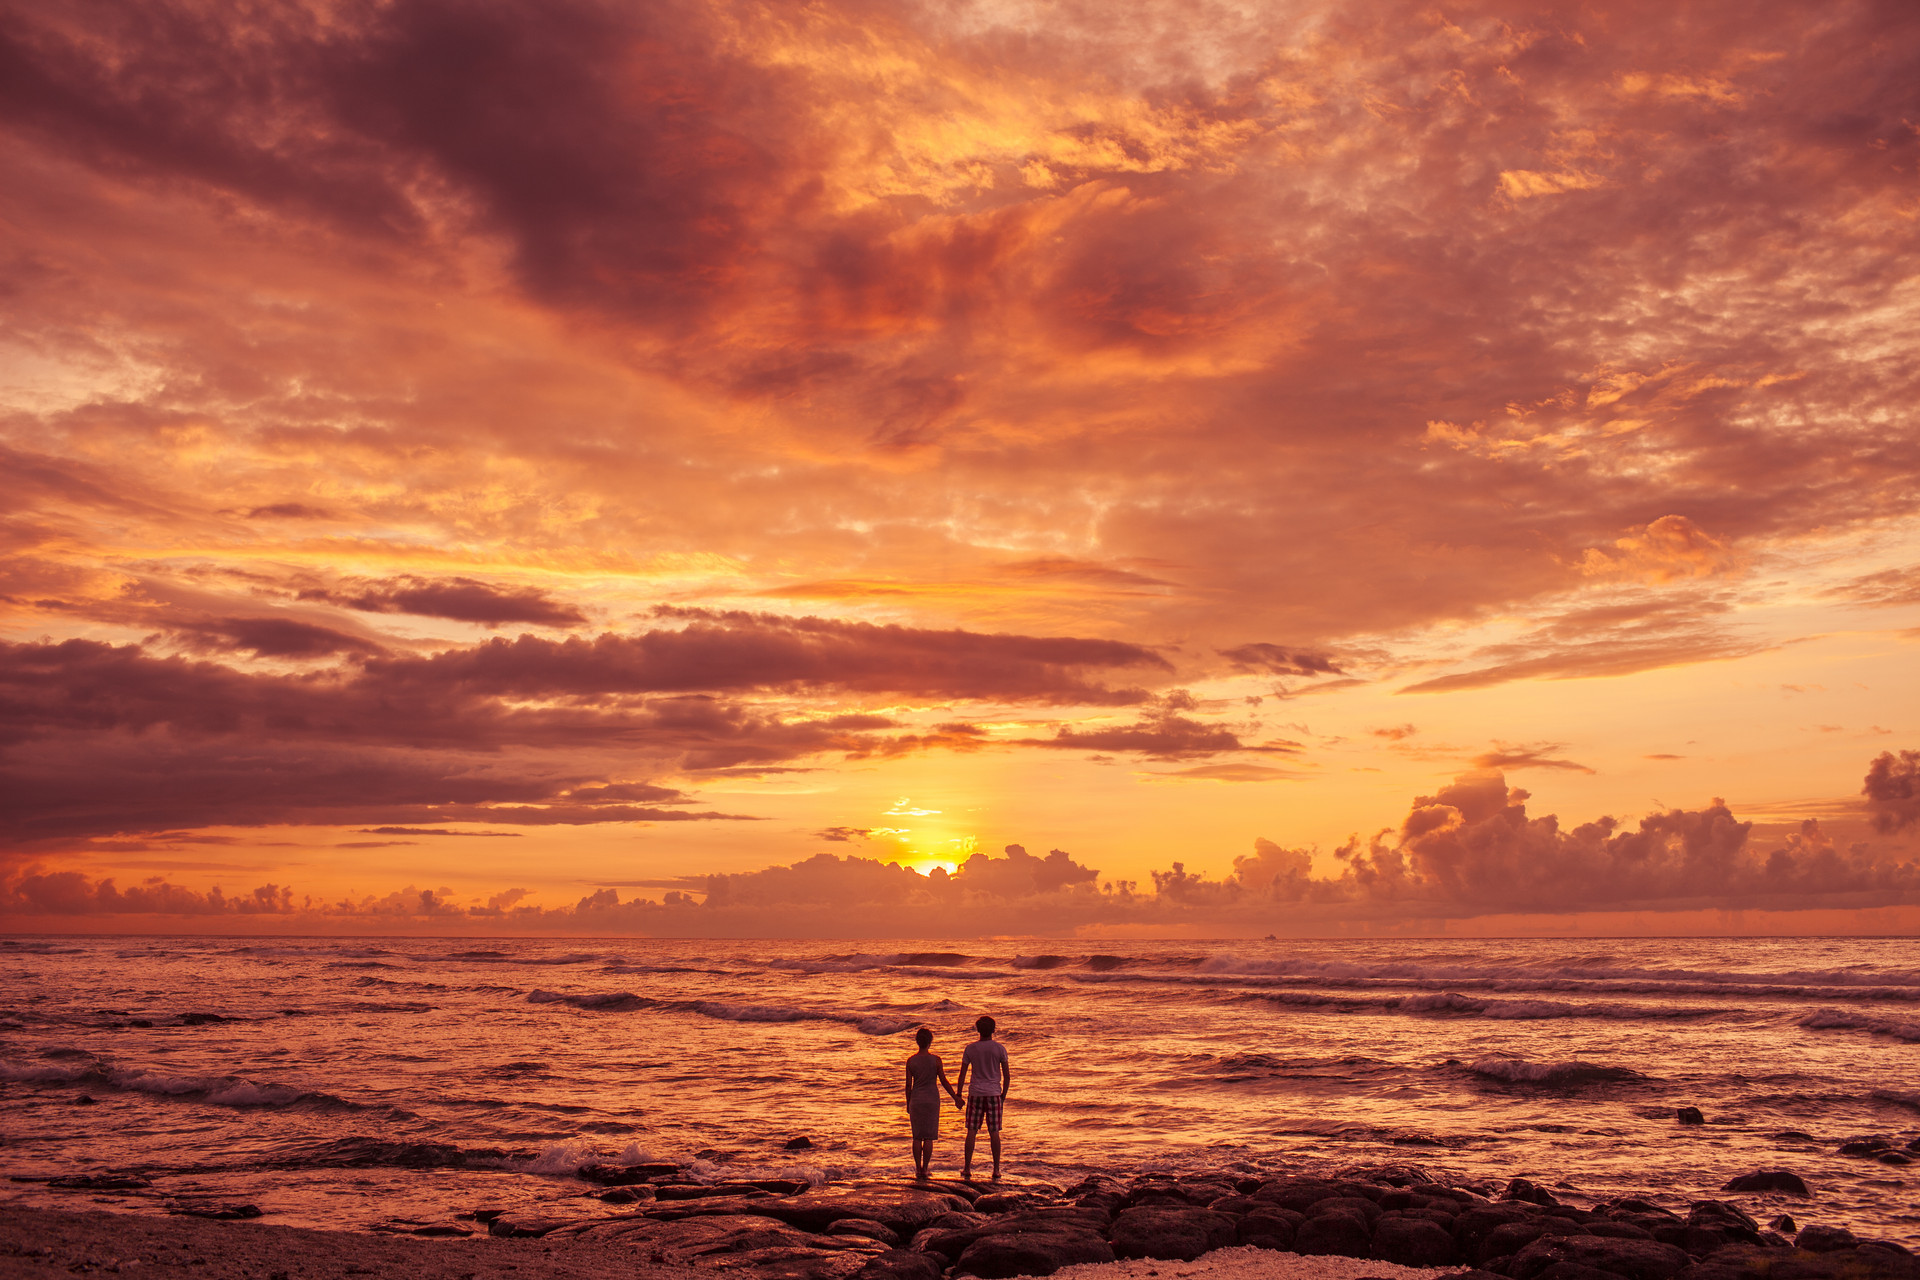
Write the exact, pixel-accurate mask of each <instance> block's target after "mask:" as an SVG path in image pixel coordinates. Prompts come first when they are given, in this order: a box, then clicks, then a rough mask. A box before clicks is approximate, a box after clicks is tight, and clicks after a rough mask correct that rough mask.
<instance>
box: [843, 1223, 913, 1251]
mask: <svg viewBox="0 0 1920 1280" xmlns="http://www.w3.org/2000/svg"><path fill="white" fill-rule="evenodd" d="M827 1234H828V1235H830V1236H864V1237H866V1238H867V1239H869V1240H878V1241H879V1242H880V1243H881V1244H884V1245H886V1246H887V1247H888V1248H893V1249H897V1248H899V1247H900V1234H899V1233H898V1232H897V1231H895V1230H893V1229H892V1228H891V1227H889V1226H887V1225H886V1224H885V1223H883V1222H874V1221H872V1220H871V1219H868V1218H841V1219H840V1220H839V1221H838V1222H829V1223H828V1224H827Z"/></svg>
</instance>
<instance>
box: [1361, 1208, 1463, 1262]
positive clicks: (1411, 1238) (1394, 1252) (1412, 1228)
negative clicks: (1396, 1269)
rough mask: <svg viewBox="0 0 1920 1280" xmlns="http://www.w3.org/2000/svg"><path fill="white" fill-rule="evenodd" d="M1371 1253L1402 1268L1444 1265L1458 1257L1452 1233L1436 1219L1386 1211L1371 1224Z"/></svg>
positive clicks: (1382, 1260) (1455, 1260)
mask: <svg viewBox="0 0 1920 1280" xmlns="http://www.w3.org/2000/svg"><path fill="white" fill-rule="evenodd" d="M1373 1256H1374V1257H1375V1258H1377V1259H1379V1260H1380V1261H1381V1262H1397V1263H1399V1264H1400V1265H1401V1266H1403V1267H1448V1266H1452V1265H1453V1264H1454V1263H1455V1262H1457V1261H1458V1260H1459V1252H1458V1251H1457V1250H1456V1249H1455V1248H1454V1246H1453V1234H1452V1233H1451V1232H1449V1231H1448V1230H1447V1229H1446V1228H1444V1227H1442V1226H1441V1225H1440V1224H1439V1223H1437V1222H1430V1221H1428V1220H1427V1219H1425V1218H1416V1217H1414V1216H1412V1215H1411V1214H1401V1213H1389V1214H1386V1215H1385V1216H1383V1217H1382V1218H1381V1219H1380V1221H1378V1222H1376V1223H1374V1224H1373Z"/></svg>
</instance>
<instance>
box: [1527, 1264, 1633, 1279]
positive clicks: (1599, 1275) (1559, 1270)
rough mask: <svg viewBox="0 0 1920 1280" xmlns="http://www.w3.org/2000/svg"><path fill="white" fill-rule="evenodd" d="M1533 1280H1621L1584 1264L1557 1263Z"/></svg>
mask: <svg viewBox="0 0 1920 1280" xmlns="http://www.w3.org/2000/svg"><path fill="white" fill-rule="evenodd" d="M1533 1280H1620V1277H1619V1276H1618V1275H1616V1274H1614V1273H1613V1272H1611V1271H1602V1270H1601V1269H1600V1268H1598V1267H1590V1266H1588V1265H1587V1264H1586V1263H1584V1262H1556V1263H1554V1264H1553V1265H1551V1266H1549V1267H1547V1268H1546V1269H1545V1270H1543V1271H1541V1272H1540V1273H1539V1274H1538V1275H1536V1276H1534V1278H1533Z"/></svg>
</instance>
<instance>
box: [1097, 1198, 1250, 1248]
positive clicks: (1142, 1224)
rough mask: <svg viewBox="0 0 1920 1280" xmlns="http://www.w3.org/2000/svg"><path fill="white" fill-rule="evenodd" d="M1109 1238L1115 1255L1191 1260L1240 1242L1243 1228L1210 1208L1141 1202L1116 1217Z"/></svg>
mask: <svg viewBox="0 0 1920 1280" xmlns="http://www.w3.org/2000/svg"><path fill="white" fill-rule="evenodd" d="M1216 1198H1217V1197H1216ZM1108 1238H1109V1239H1110V1240H1112V1241H1113V1252H1114V1254H1115V1256H1116V1257H1121V1258H1164V1259H1168V1260H1173V1261H1179V1262H1192V1261H1193V1260H1194V1259H1195V1258H1197V1257H1199V1256H1200V1255H1201V1254H1203V1253H1210V1252H1212V1251H1213V1250H1215V1249H1224V1248H1227V1247H1228V1246H1230V1245H1235V1244H1238V1243H1239V1242H1240V1232H1239V1225H1238V1224H1237V1223H1236V1222H1235V1221H1234V1219H1233V1218H1232V1217H1230V1216H1228V1215H1227V1214H1224V1213H1215V1212H1214V1211H1213V1210H1211V1209H1196V1208H1164V1207H1154V1206H1142V1207H1140V1208H1137V1209H1127V1210H1125V1211H1123V1212H1122V1213H1121V1214H1120V1216H1119V1217H1117V1218H1115V1219H1114V1220H1113V1228H1112V1230H1111V1231H1110V1232H1109V1233H1108Z"/></svg>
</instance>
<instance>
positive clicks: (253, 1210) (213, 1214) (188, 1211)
mask: <svg viewBox="0 0 1920 1280" xmlns="http://www.w3.org/2000/svg"><path fill="white" fill-rule="evenodd" d="M167 1212H168V1213H171V1214H173V1215H175V1216H176V1217H182V1218H211V1219H213V1220H214V1221H215V1222H239V1221H244V1220H246V1219H249V1218H258V1217H260V1216H261V1210H260V1206H259V1205H257V1204H174V1205H168V1206H167ZM462 1234H463V1235H472V1234H473V1233H472V1232H471V1231H463V1232H462Z"/></svg>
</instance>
